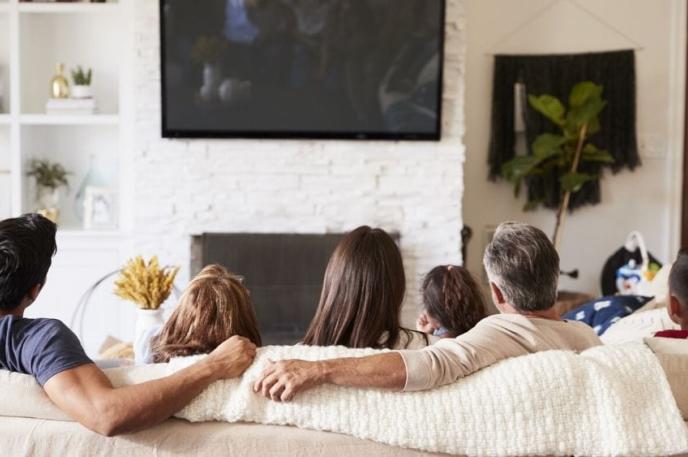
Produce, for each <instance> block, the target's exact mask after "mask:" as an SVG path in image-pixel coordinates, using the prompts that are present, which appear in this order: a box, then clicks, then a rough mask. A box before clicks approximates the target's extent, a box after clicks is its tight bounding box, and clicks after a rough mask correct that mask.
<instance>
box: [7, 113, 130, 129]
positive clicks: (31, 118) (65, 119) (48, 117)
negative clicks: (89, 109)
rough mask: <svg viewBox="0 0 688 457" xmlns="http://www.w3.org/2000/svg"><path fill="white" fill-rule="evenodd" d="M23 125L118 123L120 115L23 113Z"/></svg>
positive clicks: (21, 122)
mask: <svg viewBox="0 0 688 457" xmlns="http://www.w3.org/2000/svg"><path fill="white" fill-rule="evenodd" d="M19 123H20V124H21V125H115V126H116V125H118V124H119V116H118V115H116V114H86V115H77V116H70V115H62V114H23V115H21V116H19Z"/></svg>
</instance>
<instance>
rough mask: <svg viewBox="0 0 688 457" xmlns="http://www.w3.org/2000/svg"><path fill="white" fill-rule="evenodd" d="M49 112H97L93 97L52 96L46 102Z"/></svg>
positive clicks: (63, 113) (82, 113)
mask: <svg viewBox="0 0 688 457" xmlns="http://www.w3.org/2000/svg"><path fill="white" fill-rule="evenodd" d="M45 112H46V113H47V114H62V115H77V116H78V115H84V114H95V113H96V101H95V99H93V98H51V99H48V102H47V103H46V104H45Z"/></svg>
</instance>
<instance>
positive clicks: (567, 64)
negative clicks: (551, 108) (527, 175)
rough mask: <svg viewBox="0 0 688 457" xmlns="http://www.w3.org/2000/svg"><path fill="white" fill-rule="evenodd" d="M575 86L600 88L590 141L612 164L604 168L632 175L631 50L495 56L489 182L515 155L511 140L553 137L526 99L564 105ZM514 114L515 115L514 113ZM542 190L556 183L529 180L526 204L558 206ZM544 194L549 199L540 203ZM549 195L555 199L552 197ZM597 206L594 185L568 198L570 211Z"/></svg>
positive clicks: (633, 107)
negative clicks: (597, 127) (596, 126)
mask: <svg viewBox="0 0 688 457" xmlns="http://www.w3.org/2000/svg"><path fill="white" fill-rule="evenodd" d="M581 81H593V82H595V83H597V84H600V85H602V86H603V87H604V99H605V100H607V102H608V104H607V107H606V108H605V109H604V111H603V112H602V114H601V115H600V124H601V126H602V130H601V131H600V133H598V134H597V135H596V137H595V144H596V145H597V146H598V147H599V148H602V149H606V150H608V151H609V152H610V153H611V154H612V156H614V159H615V162H614V164H612V165H607V166H608V167H610V168H611V169H612V171H613V172H618V171H620V170H621V169H623V168H628V169H631V170H633V169H634V168H635V167H637V166H639V165H640V157H639V155H638V145H637V139H636V80H635V53H634V51H633V50H628V51H613V52H600V53H586V54H566V55H531V56H528V55H518V56H515V55H512V56H509V55H496V56H495V69H494V82H493V92H492V129H491V134H490V149H489V170H490V179H492V180H495V179H497V178H498V177H499V176H500V174H501V167H502V165H503V164H504V163H506V162H508V161H509V160H511V159H513V158H514V156H515V154H516V136H517V134H518V132H519V131H522V132H523V133H524V134H525V140H526V141H525V142H526V144H527V147H528V151H527V152H528V153H530V145H531V144H532V142H533V141H534V140H535V138H536V137H537V136H538V135H540V134H541V133H545V132H553V131H554V130H555V127H554V126H553V125H552V124H551V123H550V122H548V121H547V120H546V119H545V118H544V117H543V116H540V115H539V114H538V113H536V112H535V111H534V110H533V109H532V108H531V107H530V106H529V105H528V103H527V101H526V99H525V98H526V94H533V95H541V94H550V95H554V96H556V97H557V98H559V99H561V100H567V99H568V95H569V92H570V91H571V88H572V87H573V86H574V85H576V84H577V83H579V82H581ZM519 112H520V113H519ZM603 166H604V165H598V164H595V165H592V167H594V168H596V169H588V170H582V171H584V172H587V173H591V174H597V173H600V172H601V167H603ZM546 186H556V187H557V188H558V186H559V183H558V182H556V181H553V182H548V181H547V180H544V179H530V180H529V181H528V194H529V198H530V199H535V198H537V199H544V201H543V204H544V205H545V206H546V207H549V208H556V207H557V206H558V205H559V201H558V198H556V196H558V195H560V192H545V189H546ZM546 195H549V196H550V197H549V198H546ZM552 195H554V196H555V197H554V198H552ZM599 201H600V184H599V181H593V182H589V183H587V184H586V185H585V186H584V187H583V188H582V189H581V190H580V191H579V192H577V193H576V194H574V197H573V198H572V200H571V204H570V208H571V209H575V208H578V207H580V206H582V205H586V204H596V203H599Z"/></svg>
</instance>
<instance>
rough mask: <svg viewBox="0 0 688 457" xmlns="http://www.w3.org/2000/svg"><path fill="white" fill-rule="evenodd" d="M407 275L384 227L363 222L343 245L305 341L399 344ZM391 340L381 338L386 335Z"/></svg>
mask: <svg viewBox="0 0 688 457" xmlns="http://www.w3.org/2000/svg"><path fill="white" fill-rule="evenodd" d="M405 291H406V277H405V275H404V265H403V263H402V260H401V253H400V252H399V248H398V247H397V245H396V244H395V243H394V240H393V239H392V238H391V237H390V236H389V235H388V234H387V232H385V231H384V230H381V229H372V228H370V227H367V226H363V227H359V228H357V229H356V230H354V231H353V232H351V233H349V234H348V235H347V236H346V237H344V239H343V240H342V241H341V242H340V243H339V245H337V248H336V249H335V250H334V253H333V254H332V257H330V261H329V263H328V264H327V270H326V271H325V280H324V282H323V289H322V294H321V295H320V303H319V304H318V309H317V311H316V313H315V317H314V318H313V321H312V322H311V325H310V327H309V328H308V331H307V332H306V336H305V337H304V339H303V343H304V344H307V345H312V346H336V345H341V346H347V347H351V348H364V347H372V348H388V349H391V348H394V347H395V345H396V344H397V342H398V341H399V335H400V332H401V331H402V330H401V328H400V326H399V314H400V312H401V303H402V301H403V299H404V293H405ZM385 334H386V335H387V337H386V340H385V341H381V339H382V338H383V337H384V335H385Z"/></svg>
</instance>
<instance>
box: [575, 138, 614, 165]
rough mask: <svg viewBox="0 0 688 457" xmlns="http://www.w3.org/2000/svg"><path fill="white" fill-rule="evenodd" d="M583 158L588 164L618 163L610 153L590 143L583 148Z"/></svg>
mask: <svg viewBox="0 0 688 457" xmlns="http://www.w3.org/2000/svg"><path fill="white" fill-rule="evenodd" d="M582 158H583V160H584V161H586V162H599V163H608V164H612V163H614V162H616V160H615V159H614V157H613V156H612V155H611V154H610V153H609V151H606V150H602V149H598V147H597V146H595V145H594V144H592V143H588V144H586V145H585V146H584V147H583V155H582Z"/></svg>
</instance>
